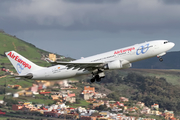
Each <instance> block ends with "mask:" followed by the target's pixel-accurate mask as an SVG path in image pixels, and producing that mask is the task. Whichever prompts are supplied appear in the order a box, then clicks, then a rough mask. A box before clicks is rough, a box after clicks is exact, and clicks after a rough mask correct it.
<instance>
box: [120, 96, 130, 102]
mask: <svg viewBox="0 0 180 120" xmlns="http://www.w3.org/2000/svg"><path fill="white" fill-rule="evenodd" d="M120 101H121V102H128V101H129V99H128V98H125V97H120Z"/></svg>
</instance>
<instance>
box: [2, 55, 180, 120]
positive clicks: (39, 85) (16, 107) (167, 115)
mask: <svg viewBox="0 0 180 120" xmlns="http://www.w3.org/2000/svg"><path fill="white" fill-rule="evenodd" d="M44 58H45V57H44ZM44 58H42V59H44ZM49 58H50V59H51V60H55V59H56V55H54V54H49ZM61 59H62V58H61ZM2 71H4V72H5V73H6V74H11V75H13V74H14V73H13V71H10V70H9V69H6V68H2ZM4 77H6V75H5V76H1V78H4ZM77 83H79V81H78V80H63V81H57V82H54V81H52V82H51V81H40V80H39V81H35V82H34V83H33V84H32V86H31V87H28V88H24V87H23V86H21V85H18V84H7V85H5V89H6V90H8V89H13V90H14V91H17V92H15V93H11V92H6V91H5V95H4V97H2V96H1V97H0V110H1V111H0V115H4V116H5V115H8V114H11V113H21V115H22V114H24V115H26V118H28V117H27V115H30V114H33V115H35V116H36V117H38V116H39V117H52V118H59V119H77V120H78V119H79V120H97V119H98V120H156V119H165V120H179V119H177V118H175V116H174V112H173V111H169V110H165V111H160V110H159V109H160V106H159V104H157V103H154V104H152V105H151V106H146V105H145V103H143V102H141V101H131V100H129V99H128V98H126V97H124V96H119V100H118V101H115V100H109V99H108V96H107V94H106V93H100V92H96V89H95V87H92V86H91V84H89V83H84V82H82V83H81V85H82V86H84V87H83V89H81V88H79V87H77V86H76V85H77ZM77 91H78V92H77ZM6 98H10V99H13V100H14V101H18V103H11V104H10V105H8V104H9V103H8V101H6ZM25 98H27V99H29V101H28V100H27V99H26V100H23V99H25ZM40 99H41V100H42V101H41V102H39V103H37V101H38V100H40ZM43 101H44V102H43ZM47 101H51V102H47ZM4 108H6V109H4ZM7 109H8V110H7ZM11 115H12V114H11ZM12 116H13V115H12ZM16 117H17V116H16ZM22 117H23V115H22ZM29 118H31V116H29Z"/></svg>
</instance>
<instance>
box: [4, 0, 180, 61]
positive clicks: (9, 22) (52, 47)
mask: <svg viewBox="0 0 180 120" xmlns="http://www.w3.org/2000/svg"><path fill="white" fill-rule="evenodd" d="M179 11H180V0H0V29H2V30H4V31H5V32H6V33H8V34H11V35H16V37H18V38H20V39H22V40H24V41H27V42H29V43H32V44H34V45H35V46H36V47H38V48H41V49H43V50H46V51H49V52H52V53H57V54H60V55H64V56H66V57H72V58H75V59H79V58H81V57H88V56H91V55H95V54H99V53H103V52H107V51H111V50H115V49H119V48H122V47H127V46H130V45H133V44H136V43H142V42H145V41H151V40H158V39H161V40H162V39H167V40H169V41H171V42H174V43H175V44H176V45H175V47H174V48H173V49H172V50H171V51H180V47H179V45H180V40H179V39H180V12H179Z"/></svg>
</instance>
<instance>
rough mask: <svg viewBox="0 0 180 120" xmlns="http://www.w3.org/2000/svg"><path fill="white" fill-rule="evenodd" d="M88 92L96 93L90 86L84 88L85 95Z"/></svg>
mask: <svg viewBox="0 0 180 120" xmlns="http://www.w3.org/2000/svg"><path fill="white" fill-rule="evenodd" d="M87 91H90V92H93V93H94V92H95V87H90V86H84V94H85V93H86V92H87Z"/></svg>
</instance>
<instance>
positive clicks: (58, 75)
mask: <svg viewBox="0 0 180 120" xmlns="http://www.w3.org/2000/svg"><path fill="white" fill-rule="evenodd" d="M174 45H175V44H174V43H172V42H169V41H168V40H154V41H149V42H145V43H141V44H136V45H132V46H129V47H125V48H121V49H117V50H113V51H110V52H106V53H102V54H98V55H94V56H90V57H86V58H83V59H78V60H74V61H71V62H61V61H55V62H53V64H56V65H54V66H50V67H41V66H38V65H36V64H35V63H33V62H31V61H30V60H28V59H26V58H25V57H23V56H21V55H20V54H18V53H17V52H15V51H9V52H6V56H7V57H8V59H9V60H10V62H11V63H12V64H13V66H14V68H15V69H16V71H17V73H18V75H16V76H14V77H16V78H21V77H24V78H28V79H34V80H62V79H66V78H71V77H75V76H79V75H85V74H92V79H91V82H95V81H97V82H100V81H101V78H104V77H105V73H104V71H105V70H114V69H124V68H130V67H131V66H132V64H131V63H133V62H136V61H140V60H144V59H148V58H151V57H155V56H157V57H158V58H159V60H160V61H161V62H162V61H163V59H162V56H163V55H165V54H166V52H167V51H168V50H170V49H171V48H173V47H174Z"/></svg>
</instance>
